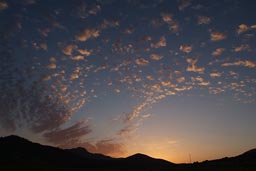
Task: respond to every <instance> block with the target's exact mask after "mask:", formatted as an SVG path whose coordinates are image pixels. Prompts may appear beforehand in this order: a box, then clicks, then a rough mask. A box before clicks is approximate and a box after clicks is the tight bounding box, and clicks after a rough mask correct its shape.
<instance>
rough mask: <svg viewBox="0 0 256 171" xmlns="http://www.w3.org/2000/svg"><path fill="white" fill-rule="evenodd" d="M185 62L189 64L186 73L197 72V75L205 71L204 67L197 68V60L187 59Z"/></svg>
mask: <svg viewBox="0 0 256 171" xmlns="http://www.w3.org/2000/svg"><path fill="white" fill-rule="evenodd" d="M187 62H188V64H189V65H188V67H187V71H188V72H199V73H203V72H204V70H205V68H204V67H198V66H196V65H195V64H196V63H197V59H192V58H188V59H187Z"/></svg>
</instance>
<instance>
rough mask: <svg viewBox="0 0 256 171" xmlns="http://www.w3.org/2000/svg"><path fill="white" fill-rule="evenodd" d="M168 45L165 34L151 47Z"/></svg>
mask: <svg viewBox="0 0 256 171" xmlns="http://www.w3.org/2000/svg"><path fill="white" fill-rule="evenodd" d="M165 46H166V39H165V37H164V36H161V37H160V39H159V41H158V42H156V43H155V44H153V43H151V47H153V48H160V47H165Z"/></svg>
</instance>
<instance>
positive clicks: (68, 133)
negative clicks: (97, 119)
mask: <svg viewBox="0 0 256 171" xmlns="http://www.w3.org/2000/svg"><path fill="white" fill-rule="evenodd" d="M87 122H88V119H86V120H83V121H79V122H77V123H75V124H73V125H71V126H70V127H68V128H63V129H61V128H57V129H55V130H52V131H49V132H46V133H44V134H43V136H44V137H45V138H46V140H47V141H48V142H51V143H54V144H56V145H61V144H66V143H68V142H70V141H74V140H78V139H80V138H81V137H82V136H85V135H88V134H89V133H91V128H90V126H88V125H86V124H87Z"/></svg>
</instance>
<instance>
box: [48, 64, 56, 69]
mask: <svg viewBox="0 0 256 171" xmlns="http://www.w3.org/2000/svg"><path fill="white" fill-rule="evenodd" d="M46 68H48V69H56V68H57V65H56V64H55V63H50V64H48V65H47V66H46Z"/></svg>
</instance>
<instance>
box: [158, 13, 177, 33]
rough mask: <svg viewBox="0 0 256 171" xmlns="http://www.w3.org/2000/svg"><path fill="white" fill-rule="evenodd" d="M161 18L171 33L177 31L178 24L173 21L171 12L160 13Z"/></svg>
mask: <svg viewBox="0 0 256 171" xmlns="http://www.w3.org/2000/svg"><path fill="white" fill-rule="evenodd" d="M161 16H162V20H163V22H165V23H166V24H168V26H169V30H170V31H171V32H173V33H178V31H179V24H178V23H177V22H175V21H174V19H173V16H172V14H170V13H162V14H161Z"/></svg>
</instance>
